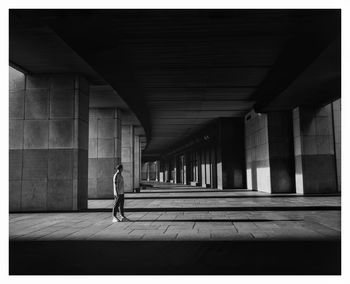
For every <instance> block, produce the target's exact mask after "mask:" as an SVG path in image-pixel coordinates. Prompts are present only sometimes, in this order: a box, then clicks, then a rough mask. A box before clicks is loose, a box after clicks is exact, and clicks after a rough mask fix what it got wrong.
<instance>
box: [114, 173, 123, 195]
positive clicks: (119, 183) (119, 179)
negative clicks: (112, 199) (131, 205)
mask: <svg viewBox="0 0 350 284" xmlns="http://www.w3.org/2000/svg"><path fill="white" fill-rule="evenodd" d="M113 189H114V195H118V194H124V178H123V176H122V174H121V173H120V172H119V171H117V172H116V173H115V174H114V176H113Z"/></svg>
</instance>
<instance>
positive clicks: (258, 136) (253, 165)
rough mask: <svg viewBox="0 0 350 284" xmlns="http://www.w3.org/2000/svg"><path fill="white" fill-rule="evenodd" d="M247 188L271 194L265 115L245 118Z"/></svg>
mask: <svg viewBox="0 0 350 284" xmlns="http://www.w3.org/2000/svg"><path fill="white" fill-rule="evenodd" d="M245 151H246V167H247V188H248V189H255V190H259V191H264V192H271V175H270V160H269V144H268V125H267V114H257V113H255V112H254V111H251V112H249V113H248V114H247V115H246V117H245Z"/></svg>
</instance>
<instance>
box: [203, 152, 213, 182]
mask: <svg viewBox="0 0 350 284" xmlns="http://www.w3.org/2000/svg"><path fill="white" fill-rule="evenodd" d="M205 183H206V186H207V187H209V186H210V187H211V186H212V184H211V160H210V149H209V147H206V148H205Z"/></svg>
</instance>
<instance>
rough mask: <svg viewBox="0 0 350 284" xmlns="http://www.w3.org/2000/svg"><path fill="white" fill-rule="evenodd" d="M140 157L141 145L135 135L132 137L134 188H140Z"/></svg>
mask: <svg viewBox="0 0 350 284" xmlns="http://www.w3.org/2000/svg"><path fill="white" fill-rule="evenodd" d="M140 156H141V145H140V136H138V135H135V137H134V188H140V168H141V164H140Z"/></svg>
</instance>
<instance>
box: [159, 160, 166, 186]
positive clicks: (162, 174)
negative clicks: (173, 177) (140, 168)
mask: <svg viewBox="0 0 350 284" xmlns="http://www.w3.org/2000/svg"><path fill="white" fill-rule="evenodd" d="M159 181H160V182H164V181H165V169H164V161H163V160H159Z"/></svg>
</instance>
